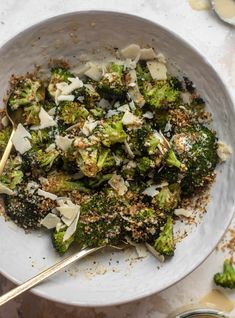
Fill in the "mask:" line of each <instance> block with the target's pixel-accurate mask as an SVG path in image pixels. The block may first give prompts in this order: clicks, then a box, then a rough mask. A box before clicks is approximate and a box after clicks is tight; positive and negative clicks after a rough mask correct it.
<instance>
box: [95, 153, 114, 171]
mask: <svg viewBox="0 0 235 318" xmlns="http://www.w3.org/2000/svg"><path fill="white" fill-rule="evenodd" d="M115 164H116V162H115V160H114V157H113V155H112V152H111V150H110V149H107V148H101V149H100V150H99V155H98V160H97V167H98V170H99V171H101V170H105V169H110V168H112V167H113V166H115Z"/></svg>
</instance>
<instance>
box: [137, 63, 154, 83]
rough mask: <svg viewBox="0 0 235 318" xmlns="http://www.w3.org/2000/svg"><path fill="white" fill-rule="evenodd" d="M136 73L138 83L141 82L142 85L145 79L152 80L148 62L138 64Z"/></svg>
mask: <svg viewBox="0 0 235 318" xmlns="http://www.w3.org/2000/svg"><path fill="white" fill-rule="evenodd" d="M136 75H137V79H138V84H139V86H140V87H141V86H142V85H143V83H144V82H145V81H151V80H152V76H151V74H150V72H149V70H148V68H147V66H146V64H145V65H140V64H137V66H136Z"/></svg>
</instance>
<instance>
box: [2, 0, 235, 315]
mask: <svg viewBox="0 0 235 318" xmlns="http://www.w3.org/2000/svg"><path fill="white" fill-rule="evenodd" d="M90 9H97V10H98V9H105V10H118V11H124V12H128V13H133V14H136V15H140V16H142V17H145V18H149V19H152V20H153V21H157V22H158V23H160V24H162V25H165V26H167V27H169V28H171V29H173V30H174V31H175V32H177V33H178V34H180V35H181V36H182V37H184V38H185V39H187V40H188V41H189V42H191V43H194V45H195V46H197V47H198V48H199V49H200V50H201V51H202V52H204V53H206V55H207V57H208V59H210V60H211V61H212V62H213V64H214V65H215V67H216V68H217V70H218V71H219V72H220V74H221V76H222V77H223V78H224V80H225V82H226V84H227V85H228V87H229V88H230V90H231V93H232V95H233V97H234V99H235V28H234V27H230V26H228V25H225V24H224V23H222V22H219V21H218V20H217V18H216V17H215V15H214V13H213V12H211V11H210V10H207V11H195V10H192V9H191V7H190V6H189V4H188V1H187V0H135V1H134V0H126V1H122V0H106V1H105V0H89V1H88V0H87V1H85V0H66V1H65V0H40V1H38V0H24V1H23V0H21V1H19V0H18V1H17V0H1V1H0V45H2V44H3V43H5V42H6V41H7V40H8V39H9V38H11V37H12V36H13V35H15V34H17V33H18V32H20V31H21V30H23V29H25V28H26V27H28V26H30V25H32V24H33V23H36V22H39V21H41V20H43V19H46V18H48V17H51V16H54V15H57V14H61V13H65V12H71V11H77V10H90ZM234 223H235V222H234ZM234 226H235V225H234ZM225 254H226V253H225ZM224 257H225V255H224V254H222V252H218V251H215V252H214V253H213V254H212V255H211V256H210V257H209V258H208V259H207V260H206V261H205V262H204V263H203V264H202V265H201V266H200V267H199V268H198V269H197V270H196V271H194V272H193V273H192V274H191V275H189V276H188V277H187V278H185V279H184V280H183V281H181V282H179V283H178V284H176V285H175V286H172V287H170V288H168V289H167V290H165V291H163V292H161V293H160V294H158V295H154V296H151V297H148V298H146V299H143V300H141V301H137V302H133V303H130V304H125V305H122V306H115V307H109V308H94V309H85V308H76V307H70V306H64V305H61V304H55V303H51V302H49V301H46V300H43V299H40V298H38V297H36V296H34V295H32V294H30V293H28V294H26V295H24V296H23V297H20V298H19V299H18V300H17V302H16V301H15V302H12V303H10V304H8V305H5V306H4V307H2V308H1V309H0V318H22V317H23V318H54V317H56V318H62V317H63V318H66V317H69V318H73V317H81V318H94V317H98V318H104V317H108V318H119V317H126V318H127V317H128V318H134V317H135V318H142V317H149V318H158V317H159V318H163V317H167V315H168V314H169V313H170V312H172V311H173V310H175V309H177V308H179V307H182V306H185V305H188V304H193V303H196V302H197V301H198V300H199V299H201V298H202V296H204V295H205V294H206V293H207V292H209V291H210V290H211V289H212V288H214V287H215V286H213V283H212V276H213V273H215V272H216V271H219V270H220V269H221V265H222V261H223V259H224ZM0 261H1V258H0ZM19 266H20V264H19ZM12 287H13V285H12V283H10V282H9V281H7V280H6V279H5V278H3V277H2V276H0V293H3V292H6V291H7V290H9V289H10V288H12ZM226 294H227V296H228V297H229V298H230V299H233V301H235V292H227V291H226ZM231 315H232V316H233V315H234V317H235V310H234V311H233V313H231Z"/></svg>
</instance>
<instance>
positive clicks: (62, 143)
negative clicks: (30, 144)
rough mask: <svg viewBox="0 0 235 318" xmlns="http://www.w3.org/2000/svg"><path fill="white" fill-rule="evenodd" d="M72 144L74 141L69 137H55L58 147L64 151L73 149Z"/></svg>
mask: <svg viewBox="0 0 235 318" xmlns="http://www.w3.org/2000/svg"><path fill="white" fill-rule="evenodd" d="M72 142H73V139H70V138H69V137H67V136H65V137H63V136H59V135H57V136H56V137H55V143H56V146H57V147H58V148H59V149H61V150H63V151H67V150H68V149H69V148H70V147H71V145H72Z"/></svg>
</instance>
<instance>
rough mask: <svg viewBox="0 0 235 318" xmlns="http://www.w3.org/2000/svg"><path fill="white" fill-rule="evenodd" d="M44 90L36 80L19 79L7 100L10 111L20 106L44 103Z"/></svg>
mask: <svg viewBox="0 0 235 318" xmlns="http://www.w3.org/2000/svg"><path fill="white" fill-rule="evenodd" d="M44 98H45V89H44V87H43V85H42V83H41V82H40V81H39V80H38V79H32V78H27V77H25V78H20V79H19V80H17V82H16V83H15V84H14V88H13V92H12V93H11V96H10V98H9V102H8V103H9V105H10V107H11V109H12V110H16V109H18V108H19V107H20V106H25V105H31V104H38V103H41V102H43V101H44Z"/></svg>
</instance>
